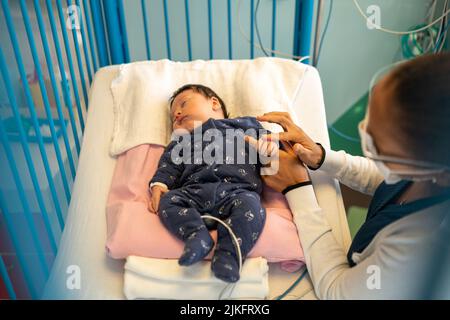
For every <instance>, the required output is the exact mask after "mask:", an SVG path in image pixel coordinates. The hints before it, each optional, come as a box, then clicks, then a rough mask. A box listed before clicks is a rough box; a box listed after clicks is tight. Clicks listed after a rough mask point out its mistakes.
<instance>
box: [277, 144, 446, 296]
mask: <svg viewBox="0 0 450 320" xmlns="http://www.w3.org/2000/svg"><path fill="white" fill-rule="evenodd" d="M320 170H323V171H325V172H326V173H327V174H329V175H331V176H333V177H335V178H336V179H338V180H339V181H340V182H341V183H343V184H345V185H347V186H349V187H351V188H353V189H355V190H358V191H361V192H363V193H367V194H373V193H374V192H375V190H376V188H377V187H378V186H379V184H380V183H381V182H382V181H383V177H382V175H381V174H380V173H379V171H378V169H377V167H376V166H375V164H374V162H373V161H371V160H369V159H366V158H363V157H356V156H351V155H349V154H346V153H345V152H343V151H339V152H335V151H331V150H327V156H326V159H325V161H324V163H323V165H322V167H321V169H320ZM286 198H287V200H288V202H289V206H290V208H291V210H292V212H293V215H294V220H295V223H296V225H297V229H298V232H299V237H300V241H301V243H302V246H303V250H304V254H305V258H306V265H307V268H308V272H309V275H310V277H311V280H312V282H313V285H314V290H315V293H316V295H317V297H319V298H320V299H414V298H419V297H420V296H419V294H420V290H421V289H422V288H423V285H424V283H423V281H424V280H425V279H426V277H425V274H426V270H428V269H427V267H429V264H428V262H429V260H430V259H431V258H430V252H431V251H432V250H431V249H432V248H433V241H435V237H436V235H438V232H437V231H438V230H439V228H440V226H441V224H442V212H443V211H444V212H447V213H448V212H450V201H445V202H444V203H441V204H438V205H435V206H433V207H430V208H427V209H424V210H422V211H419V212H417V213H414V214H411V215H408V216H406V217H404V218H402V219H399V220H397V221H395V222H393V223H392V224H390V225H388V226H386V227H385V228H384V229H382V230H381V231H380V232H379V233H378V234H377V235H376V236H375V238H374V239H373V240H372V242H371V243H370V244H369V245H368V246H367V247H366V249H365V250H364V251H363V252H361V253H360V254H354V255H353V257H352V258H353V261H354V262H355V263H357V265H356V266H354V267H353V268H350V266H349V264H348V261H347V256H346V254H347V253H346V252H345V251H344V250H343V248H342V247H341V246H340V245H339V244H338V242H337V241H336V239H335V238H334V236H333V234H332V232H331V227H330V224H329V223H328V221H327V219H326V218H325V216H326V215H325V213H324V211H323V210H322V209H321V208H320V206H319V205H318V202H317V199H316V196H315V194H314V190H313V187H312V186H304V187H300V188H297V189H294V190H291V191H290V192H288V193H287V194H286Z"/></svg>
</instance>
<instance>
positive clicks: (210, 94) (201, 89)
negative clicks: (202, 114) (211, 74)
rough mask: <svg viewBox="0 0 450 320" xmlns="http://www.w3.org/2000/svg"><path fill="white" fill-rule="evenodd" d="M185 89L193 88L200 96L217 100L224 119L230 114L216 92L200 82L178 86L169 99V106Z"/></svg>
mask: <svg viewBox="0 0 450 320" xmlns="http://www.w3.org/2000/svg"><path fill="white" fill-rule="evenodd" d="M186 90H193V91H194V92H197V93H200V94H201V95H202V96H204V97H205V98H208V99H210V98H216V99H217V100H219V103H220V107H221V108H222V112H223V117H224V118H225V119H228V118H229V116H230V115H229V114H228V111H227V106H226V105H225V102H223V100H222V98H221V97H219V95H218V94H217V93H215V92H214V90H212V89H211V88H209V87H207V86H204V85H201V84H185V85H184V86H182V87H181V88H178V89H177V90H176V91H175V92H174V93H173V94H172V96H171V97H170V99H169V103H170V107H172V103H173V100H175V98H176V97H177V96H178V95H179V94H181V93H182V92H184V91H186Z"/></svg>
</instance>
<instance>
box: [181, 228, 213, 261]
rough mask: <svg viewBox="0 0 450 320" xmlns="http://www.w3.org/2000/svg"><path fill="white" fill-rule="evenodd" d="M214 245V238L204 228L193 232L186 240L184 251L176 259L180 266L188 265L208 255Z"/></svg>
mask: <svg viewBox="0 0 450 320" xmlns="http://www.w3.org/2000/svg"><path fill="white" fill-rule="evenodd" d="M213 246H214V240H213V239H212V238H211V236H210V234H209V232H208V231H207V230H206V229H202V230H200V231H196V232H193V233H192V234H191V235H190V236H189V237H188V238H187V240H186V243H185V245H184V251H183V253H182V254H181V257H180V259H178V264H179V265H181V266H190V265H191V264H194V263H196V262H198V261H200V260H203V258H204V257H206V256H207V255H208V253H209V252H210V251H211V249H212V248H213Z"/></svg>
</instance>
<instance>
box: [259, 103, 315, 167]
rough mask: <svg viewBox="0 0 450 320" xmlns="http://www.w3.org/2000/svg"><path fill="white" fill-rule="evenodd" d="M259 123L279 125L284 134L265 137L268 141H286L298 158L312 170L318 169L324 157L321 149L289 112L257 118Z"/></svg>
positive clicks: (266, 114) (273, 113) (268, 114)
mask: <svg viewBox="0 0 450 320" xmlns="http://www.w3.org/2000/svg"><path fill="white" fill-rule="evenodd" d="M256 119H258V120H259V121H267V122H272V123H277V124H279V125H280V126H281V127H282V128H283V129H284V132H281V133H278V134H277V135H278V138H277V137H276V135H271V134H268V135H265V136H263V137H262V138H263V139H266V140H275V139H279V140H284V141H289V142H290V143H292V144H293V150H294V152H295V154H296V155H297V156H298V158H299V159H300V160H301V161H302V162H303V163H304V164H306V165H307V166H309V167H310V168H317V167H318V166H319V163H320V160H321V159H322V156H323V154H322V153H323V151H322V148H320V147H319V146H318V145H317V144H316V143H315V142H314V141H313V140H312V139H311V138H310V137H309V136H308V135H307V134H306V133H305V132H304V131H303V130H302V129H301V128H300V127H299V126H297V125H296V124H295V123H294V121H292V118H291V116H290V115H289V113H287V112H269V113H265V114H264V115H262V116H259V117H256Z"/></svg>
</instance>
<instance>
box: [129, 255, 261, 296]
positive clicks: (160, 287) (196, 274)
mask: <svg viewBox="0 0 450 320" xmlns="http://www.w3.org/2000/svg"><path fill="white" fill-rule="evenodd" d="M268 271H269V267H268V265H267V261H266V260H265V259H264V258H249V259H247V260H246V261H245V262H244V264H243V266H242V272H241V279H240V280H239V281H238V282H237V283H236V284H235V286H234V288H233V287H232V286H229V287H227V283H226V282H223V281H221V280H219V279H217V278H215V277H214V275H213V274H212V272H211V263H210V262H208V261H202V262H199V263H196V264H194V265H192V266H190V267H180V266H179V265H178V263H176V261H175V260H168V259H150V258H143V257H136V256H129V257H128V258H127V262H126V264H125V278H124V294H125V296H126V297H127V299H137V298H147V299H151V298H155V299H218V298H220V297H222V298H232V299H238V298H248V299H253V298H259V299H263V298H266V297H267V296H268V295H269V277H268Z"/></svg>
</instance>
